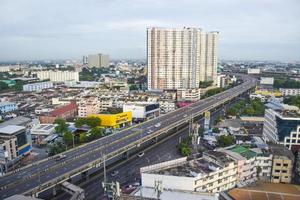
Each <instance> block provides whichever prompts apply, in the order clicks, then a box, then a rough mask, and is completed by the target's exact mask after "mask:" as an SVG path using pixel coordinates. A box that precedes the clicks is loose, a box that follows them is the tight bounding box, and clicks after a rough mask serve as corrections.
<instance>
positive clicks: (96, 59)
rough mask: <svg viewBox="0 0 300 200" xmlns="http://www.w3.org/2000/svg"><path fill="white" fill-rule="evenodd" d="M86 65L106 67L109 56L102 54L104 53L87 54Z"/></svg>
mask: <svg viewBox="0 0 300 200" xmlns="http://www.w3.org/2000/svg"><path fill="white" fill-rule="evenodd" d="M88 65H89V67H108V66H109V57H108V55H104V54H94V55H89V57H88Z"/></svg>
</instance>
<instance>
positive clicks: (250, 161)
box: [218, 145, 272, 186]
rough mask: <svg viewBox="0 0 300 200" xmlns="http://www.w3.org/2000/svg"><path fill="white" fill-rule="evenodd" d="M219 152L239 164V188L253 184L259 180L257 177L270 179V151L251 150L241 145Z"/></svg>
mask: <svg viewBox="0 0 300 200" xmlns="http://www.w3.org/2000/svg"><path fill="white" fill-rule="evenodd" d="M218 151H221V152H224V153H226V154H227V155H228V156H229V157H231V158H232V159H233V160H235V161H236V162H237V182H238V185H239V186H243V185H248V184H250V183H253V182H255V181H256V180H257V177H262V178H264V179H270V176H271V167H272V154H270V153H269V152H268V151H266V150H261V149H258V148H256V149H250V148H248V147H244V146H240V145H237V146H234V147H229V148H225V149H218ZM258 168H259V170H258Z"/></svg>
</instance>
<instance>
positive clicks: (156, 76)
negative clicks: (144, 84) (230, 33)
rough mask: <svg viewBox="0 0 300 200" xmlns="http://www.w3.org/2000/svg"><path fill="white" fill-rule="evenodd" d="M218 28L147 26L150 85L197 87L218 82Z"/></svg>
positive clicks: (167, 87) (149, 87)
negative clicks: (205, 83)
mask: <svg viewBox="0 0 300 200" xmlns="http://www.w3.org/2000/svg"><path fill="white" fill-rule="evenodd" d="M218 36H219V33H218V32H209V33H207V32H203V31H202V30H201V29H198V28H185V27H184V28H179V29H178V28H148V29H147V54H148V55H147V58H148V89H150V90H151V89H179V88H185V89H187V88H197V87H198V86H199V82H200V81H213V82H214V84H216V82H217V80H216V79H217V64H218Z"/></svg>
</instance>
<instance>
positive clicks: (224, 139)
mask: <svg viewBox="0 0 300 200" xmlns="http://www.w3.org/2000/svg"><path fill="white" fill-rule="evenodd" d="M233 144H235V138H234V137H233V136H231V135H221V136H220V137H218V139H217V145H218V146H219V147H227V146H230V145H233Z"/></svg>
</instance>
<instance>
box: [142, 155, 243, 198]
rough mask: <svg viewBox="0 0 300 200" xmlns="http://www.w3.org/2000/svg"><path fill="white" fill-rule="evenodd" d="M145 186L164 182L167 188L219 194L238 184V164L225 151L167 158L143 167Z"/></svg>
mask: <svg viewBox="0 0 300 200" xmlns="http://www.w3.org/2000/svg"><path fill="white" fill-rule="evenodd" d="M140 171H141V177H142V186H143V187H150V188H154V187H155V185H154V184H155V182H157V181H160V182H161V185H162V188H164V189H166V190H185V191H195V192H210V193H219V192H221V191H225V190H228V189H231V188H234V187H235V186H236V173H237V165H236V163H235V162H234V161H233V160H232V159H230V158H229V157H228V156H226V154H224V153H222V152H216V151H209V152H205V153H204V154H203V157H202V158H198V159H194V160H190V161H187V159H186V157H185V158H179V159H176V160H171V161H166V162H163V163H158V164H155V165H150V166H147V167H143V168H141V169H140Z"/></svg>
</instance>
